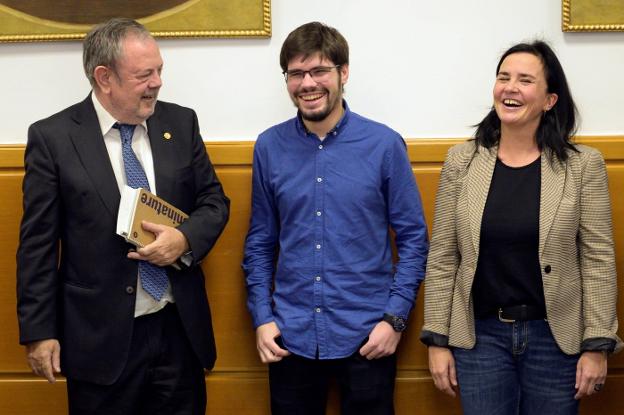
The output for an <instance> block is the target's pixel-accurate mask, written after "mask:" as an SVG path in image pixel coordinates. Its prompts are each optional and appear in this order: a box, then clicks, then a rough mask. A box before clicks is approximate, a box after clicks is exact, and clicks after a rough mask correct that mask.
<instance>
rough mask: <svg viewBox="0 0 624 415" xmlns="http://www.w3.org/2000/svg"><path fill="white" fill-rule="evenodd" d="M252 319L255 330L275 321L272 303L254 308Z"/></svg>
mask: <svg viewBox="0 0 624 415" xmlns="http://www.w3.org/2000/svg"><path fill="white" fill-rule="evenodd" d="M252 320H253V326H254V330H255V329H257V328H258V327H260V326H261V325H263V324H266V323H270V322H271V321H275V317H274V316H273V310H272V309H271V306H270V305H262V306H259V307H258V308H256V309H255V310H254V312H253V313H252Z"/></svg>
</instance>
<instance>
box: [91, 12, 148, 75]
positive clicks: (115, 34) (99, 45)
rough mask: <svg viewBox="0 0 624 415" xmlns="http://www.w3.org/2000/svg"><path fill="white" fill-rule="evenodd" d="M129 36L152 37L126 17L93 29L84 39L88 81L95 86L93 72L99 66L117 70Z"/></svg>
mask: <svg viewBox="0 0 624 415" xmlns="http://www.w3.org/2000/svg"><path fill="white" fill-rule="evenodd" d="M129 35H134V36H138V37H140V38H148V37H152V35H151V34H150V32H149V31H148V30H147V29H146V28H145V26H143V25H142V24H141V23H139V22H137V21H135V20H132V19H127V18H124V17H119V18H114V19H110V20H109V21H107V22H104V23H100V24H98V25H97V26H95V27H93V29H91V31H90V32H89V33H87V36H86V37H85V39H84V42H83V43H82V45H83V50H82V63H83V66H84V71H85V74H86V75H87V79H89V82H90V83H91V86H95V85H96V82H95V78H94V77H93V71H94V70H95V68H97V67H98V66H107V67H109V68H113V69H114V68H115V64H116V63H117V60H118V59H119V58H120V57H121V55H122V52H123V51H122V50H121V49H122V48H121V45H122V41H123V40H124V39H125V38H126V37H127V36H129Z"/></svg>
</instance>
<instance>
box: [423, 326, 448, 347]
mask: <svg viewBox="0 0 624 415" xmlns="http://www.w3.org/2000/svg"><path fill="white" fill-rule="evenodd" d="M420 341H421V342H423V343H424V344H426V345H427V346H438V347H448V341H449V338H448V336H445V335H443V334H438V333H434V332H432V331H427V330H423V331H422V332H421V333H420Z"/></svg>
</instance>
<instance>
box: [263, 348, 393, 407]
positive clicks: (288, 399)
mask: <svg viewBox="0 0 624 415" xmlns="http://www.w3.org/2000/svg"><path fill="white" fill-rule="evenodd" d="M395 377H396V356H395V355H391V356H387V357H384V358H381V359H373V360H368V359H366V358H365V357H362V356H360V354H359V352H358V351H356V352H355V353H354V354H353V355H351V356H349V357H346V358H343V359H332V360H319V359H307V358H305V357H301V356H297V355H295V354H291V355H290V356H287V357H285V358H283V359H282V360H281V361H279V362H276V363H271V364H269V383H270V387H271V411H272V413H273V415H322V414H324V413H325V407H326V405H327V389H328V385H329V380H330V379H332V378H333V379H336V381H337V383H338V386H339V388H340V397H341V399H340V401H341V404H340V408H341V413H342V415H391V414H394V404H393V396H394V380H395Z"/></svg>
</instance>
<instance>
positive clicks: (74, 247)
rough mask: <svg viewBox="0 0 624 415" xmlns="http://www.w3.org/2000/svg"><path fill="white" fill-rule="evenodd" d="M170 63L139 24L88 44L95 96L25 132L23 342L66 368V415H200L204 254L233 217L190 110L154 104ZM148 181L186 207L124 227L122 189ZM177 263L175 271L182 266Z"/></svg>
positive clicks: (20, 271) (40, 360) (33, 357)
mask: <svg viewBox="0 0 624 415" xmlns="http://www.w3.org/2000/svg"><path fill="white" fill-rule="evenodd" d="M162 65H163V63H162V59H161V57H160V52H159V49H158V46H157V44H156V42H155V40H154V39H153V38H152V37H151V35H150V34H149V32H148V31H147V30H146V29H145V28H144V27H143V26H142V25H140V24H138V23H136V22H135V21H132V20H129V19H113V20H111V21H108V22H106V23H104V24H102V25H99V26H96V27H95V28H94V29H93V30H92V31H91V32H90V33H89V34H88V35H87V37H86V39H85V41H84V66H85V72H86V74H87V77H88V78H89V81H90V82H91V85H92V87H93V92H92V94H90V95H89V96H88V97H87V98H86V99H85V100H84V101H82V102H80V103H78V104H76V105H73V106H71V107H69V108H67V109H65V110H63V111H61V112H59V113H58V114H55V115H53V116H51V117H49V118H47V119H45V120H42V121H38V122H36V123H35V124H33V125H32V126H31V127H30V129H29V132H28V144H27V147H26V156H25V166H26V174H25V177H24V185H23V189H24V216H23V220H22V225H21V234H20V246H19V250H18V254H17V284H18V316H19V324H20V342H21V343H22V344H24V345H25V346H26V351H27V356H28V361H29V364H30V366H31V367H32V369H33V371H34V372H35V373H36V374H38V375H40V376H43V377H45V378H47V379H48V380H49V381H50V382H53V381H54V380H55V373H58V372H60V371H61V368H62V371H63V374H64V375H65V376H66V377H67V381H68V394H69V408H70V412H71V413H76V414H77V413H88V414H112V413H115V414H138V413H150V414H204V411H205V405H206V395H205V382H204V371H203V368H206V369H210V368H212V366H213V365H214V360H215V343H214V337H213V332H212V325H211V319H210V309H209V306H208V300H207V297H206V294H205V288H204V276H203V274H202V270H201V268H200V266H199V262H200V261H201V260H202V259H203V258H204V257H205V256H206V254H207V253H208V251H209V250H210V249H211V248H212V246H213V245H214V243H215V242H216V240H217V238H218V237H219V235H220V233H221V231H222V230H223V228H224V226H225V223H226V222H227V219H228V211H229V200H228V199H227V197H226V196H225V195H224V193H223V190H222V187H221V184H220V183H219V180H218V179H217V177H216V175H215V172H214V169H213V166H212V165H211V163H210V161H209V159H208V156H207V154H206V151H205V147H204V144H203V141H202V139H201V136H200V134H199V126H198V123H197V117H196V115H195V113H194V112H193V111H192V110H190V109H188V108H184V107H180V106H178V105H174V104H169V103H165V102H160V101H157V96H158V91H159V89H160V87H161V85H162V82H161V78H160V74H161V70H162ZM126 184H128V185H130V186H132V187H138V186H140V187H149V188H150V190H151V191H152V192H153V193H156V194H158V195H159V196H160V197H162V198H163V199H165V200H167V201H169V202H170V203H172V204H173V205H175V206H176V207H178V208H180V209H181V210H183V211H185V212H186V213H188V214H189V215H190V217H189V219H188V220H186V221H185V222H184V223H182V224H181V225H180V226H179V227H178V228H172V227H168V226H161V225H156V224H152V223H147V222H146V223H144V224H143V227H144V228H145V229H147V230H148V231H151V232H153V233H154V234H155V235H156V240H155V241H154V242H153V243H151V244H149V245H147V246H145V247H143V248H141V249H136V250H134V249H133V247H132V246H131V245H129V244H128V243H126V242H125V241H124V239H123V238H121V237H120V236H117V235H116V234H115V229H116V220H117V211H118V207H119V200H120V190H121V189H122V187H123V186H124V185H126ZM173 265H175V267H174V266H173Z"/></svg>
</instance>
